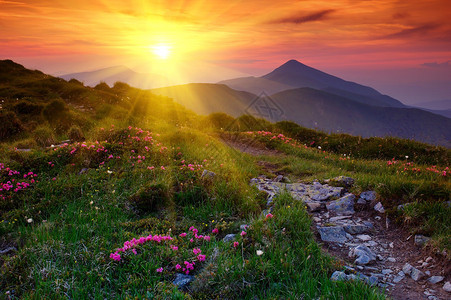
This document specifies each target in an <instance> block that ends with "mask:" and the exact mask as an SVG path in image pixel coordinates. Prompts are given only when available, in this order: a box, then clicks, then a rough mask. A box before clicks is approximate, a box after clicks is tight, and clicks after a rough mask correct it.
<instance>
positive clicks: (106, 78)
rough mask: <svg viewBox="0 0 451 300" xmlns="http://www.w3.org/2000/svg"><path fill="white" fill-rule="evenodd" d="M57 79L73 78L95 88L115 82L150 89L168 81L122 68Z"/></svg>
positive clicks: (82, 73)
mask: <svg viewBox="0 0 451 300" xmlns="http://www.w3.org/2000/svg"><path fill="white" fill-rule="evenodd" d="M59 77H61V78H63V79H65V80H70V79H72V78H74V79H77V80H79V81H81V82H83V83H84V84H85V85H87V86H95V85H97V84H99V83H100V82H105V83H106V84H108V85H109V86H112V85H113V84H114V83H115V82H118V81H120V82H125V83H127V84H129V85H131V86H134V87H140V88H143V89H150V88H155V87H160V86H164V85H167V83H168V79H167V78H165V77H163V76H159V75H155V74H147V73H138V72H135V71H133V70H131V69H129V68H127V67H124V66H115V67H109V68H104V69H100V70H95V71H90V72H81V73H71V74H66V75H62V76H59Z"/></svg>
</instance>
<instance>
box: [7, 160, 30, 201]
mask: <svg viewBox="0 0 451 300" xmlns="http://www.w3.org/2000/svg"><path fill="white" fill-rule="evenodd" d="M20 175H21V174H20V172H19V171H16V170H13V169H11V168H9V167H6V166H5V164H3V163H0V199H2V200H5V199H6V198H8V197H11V196H12V194H13V193H17V192H19V191H21V190H24V189H27V188H29V187H30V186H31V185H32V184H33V183H35V182H37V181H36V179H35V178H36V177H37V174H35V173H33V172H28V173H25V174H23V176H20Z"/></svg>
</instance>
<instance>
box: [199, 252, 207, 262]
mask: <svg viewBox="0 0 451 300" xmlns="http://www.w3.org/2000/svg"><path fill="white" fill-rule="evenodd" d="M205 257H206V256H205V255H203V254H199V255H198V256H197V260H198V261H204V260H205Z"/></svg>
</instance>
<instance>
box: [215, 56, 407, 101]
mask: <svg viewBox="0 0 451 300" xmlns="http://www.w3.org/2000/svg"><path fill="white" fill-rule="evenodd" d="M219 83H220V84H226V85H228V86H230V87H231V88H233V89H237V90H241V91H248V92H251V93H254V94H260V93H261V92H266V93H268V94H274V93H278V92H281V91H284V90H287V89H293V88H303V87H309V88H314V89H317V90H325V91H327V92H330V93H334V94H337V95H339V96H345V97H347V98H350V99H354V100H356V101H358V102H362V103H365V104H369V105H376V106H384V107H405V105H404V104H402V103H401V102H400V101H398V100H396V99H394V98H391V97H389V96H386V95H382V94H381V93H379V92H378V91H376V90H375V89H373V88H371V87H368V86H364V85H360V84H358V83H355V82H351V81H346V80H343V79H341V78H338V77H336V76H333V75H330V74H327V73H324V72H322V71H319V70H317V69H314V68H312V67H309V66H307V65H304V64H302V63H300V62H298V61H297V60H290V61H288V62H286V63H285V64H283V65H281V66H280V67H278V68H276V69H275V70H273V71H272V72H270V73H268V74H266V75H263V76H261V77H243V78H236V79H231V80H224V81H221V82H219Z"/></svg>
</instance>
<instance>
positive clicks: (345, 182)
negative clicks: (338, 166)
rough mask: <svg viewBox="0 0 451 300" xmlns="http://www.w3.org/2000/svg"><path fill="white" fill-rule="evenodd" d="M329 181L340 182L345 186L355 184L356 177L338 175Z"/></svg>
mask: <svg viewBox="0 0 451 300" xmlns="http://www.w3.org/2000/svg"><path fill="white" fill-rule="evenodd" d="M327 182H329V183H332V184H338V185H341V186H345V187H350V186H352V185H353V184H354V179H353V178H351V177H346V176H338V177H335V178H332V179H329V180H328V181H327Z"/></svg>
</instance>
